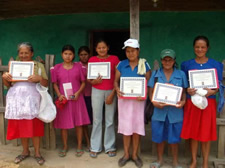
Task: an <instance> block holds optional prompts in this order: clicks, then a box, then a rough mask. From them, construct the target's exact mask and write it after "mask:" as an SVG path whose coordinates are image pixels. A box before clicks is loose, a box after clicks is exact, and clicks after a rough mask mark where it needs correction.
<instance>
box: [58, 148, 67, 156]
mask: <svg viewBox="0 0 225 168" xmlns="http://www.w3.org/2000/svg"><path fill="white" fill-rule="evenodd" d="M67 151H68V150H67V149H62V150H60V151H59V153H58V155H59V156H60V157H65V156H66V153H67Z"/></svg>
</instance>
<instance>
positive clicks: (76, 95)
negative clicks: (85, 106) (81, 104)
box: [72, 91, 80, 101]
mask: <svg viewBox="0 0 225 168" xmlns="http://www.w3.org/2000/svg"><path fill="white" fill-rule="evenodd" d="M79 96H80V92H79V91H77V92H76V93H75V94H74V98H73V99H72V100H75V101H76V100H77V99H78V98H79Z"/></svg>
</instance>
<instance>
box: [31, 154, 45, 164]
mask: <svg viewBox="0 0 225 168" xmlns="http://www.w3.org/2000/svg"><path fill="white" fill-rule="evenodd" d="M34 159H35V160H36V161H37V163H38V164H39V165H43V164H44V163H45V159H44V158H43V157H42V156H35V157H34Z"/></svg>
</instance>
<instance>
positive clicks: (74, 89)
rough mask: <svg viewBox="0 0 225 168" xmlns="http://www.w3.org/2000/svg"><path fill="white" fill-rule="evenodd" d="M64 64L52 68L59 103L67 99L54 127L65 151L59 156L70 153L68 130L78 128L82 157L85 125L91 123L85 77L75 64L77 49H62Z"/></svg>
mask: <svg viewBox="0 0 225 168" xmlns="http://www.w3.org/2000/svg"><path fill="white" fill-rule="evenodd" d="M62 58H63V63H60V64H57V65H55V66H54V67H53V68H51V78H52V83H53V87H54V90H55V92H56V94H57V96H58V99H59V101H62V100H65V99H67V100H68V101H67V103H66V104H65V106H64V107H63V109H60V108H57V115H56V119H55V120H54V127H55V128H58V129H61V136H62V141H63V149H62V150H60V151H59V156H61V157H64V156H66V153H67V151H68V145H67V139H68V129H71V128H74V127H75V128H76V135H77V149H76V156H81V155H82V154H83V153H84V151H83V149H82V136H83V129H82V126H83V125H87V124H89V123H90V120H89V117H88V113H87V109H86V106H85V102H84V97H83V94H82V91H83V90H84V88H85V77H84V74H83V71H82V66H81V64H80V63H74V62H73V60H74V58H75V49H74V48H73V46H71V45H65V46H64V47H63V48H62Z"/></svg>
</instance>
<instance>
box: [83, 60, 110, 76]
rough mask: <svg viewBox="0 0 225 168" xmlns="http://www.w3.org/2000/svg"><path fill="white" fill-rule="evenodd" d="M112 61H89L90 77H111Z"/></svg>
mask: <svg viewBox="0 0 225 168" xmlns="http://www.w3.org/2000/svg"><path fill="white" fill-rule="evenodd" d="M110 65H111V64H110V62H94V63H88V74H87V78H88V79H96V78H98V77H99V76H101V77H102V79H110V71H111V66H110Z"/></svg>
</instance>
